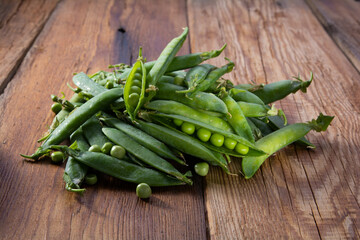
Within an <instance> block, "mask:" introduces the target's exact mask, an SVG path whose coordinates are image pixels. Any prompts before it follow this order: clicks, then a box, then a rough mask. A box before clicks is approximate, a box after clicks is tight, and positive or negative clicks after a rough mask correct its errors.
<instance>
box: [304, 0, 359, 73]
mask: <svg viewBox="0 0 360 240" xmlns="http://www.w3.org/2000/svg"><path fill="white" fill-rule="evenodd" d="M306 2H307V3H308V5H309V6H310V8H311V9H312V11H313V13H314V15H315V16H316V17H317V18H318V20H319V21H320V23H321V24H322V25H323V27H324V28H325V30H326V31H327V32H328V34H329V35H330V36H331V37H332V38H333V40H334V41H335V42H336V44H337V45H338V46H339V47H340V48H341V50H342V51H343V52H344V54H345V55H346V56H347V57H348V58H349V59H350V61H351V62H352V64H354V66H355V67H356V68H357V70H358V71H359V72H360V31H359V25H360V15H359V12H360V3H359V1H354V0H343V1H336V0H306Z"/></svg>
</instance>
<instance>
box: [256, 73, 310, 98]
mask: <svg viewBox="0 0 360 240" xmlns="http://www.w3.org/2000/svg"><path fill="white" fill-rule="evenodd" d="M312 80H313V74H312V73H311V77H310V80H308V81H303V80H301V79H300V78H299V77H295V80H282V81H277V82H273V83H269V84H266V85H264V87H263V88H260V89H257V90H255V91H253V93H254V94H255V95H256V96H258V97H259V98H260V99H261V100H262V101H263V102H264V103H265V104H269V103H272V102H275V101H277V100H281V99H283V98H284V97H286V96H288V95H289V94H291V93H296V92H297V91H298V90H301V91H302V92H306V88H307V87H309V86H310V84H311V82H312Z"/></svg>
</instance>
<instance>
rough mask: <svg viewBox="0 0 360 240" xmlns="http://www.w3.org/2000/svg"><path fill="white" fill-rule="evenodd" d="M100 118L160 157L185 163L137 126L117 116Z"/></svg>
mask: <svg viewBox="0 0 360 240" xmlns="http://www.w3.org/2000/svg"><path fill="white" fill-rule="evenodd" d="M102 120H103V121H104V122H105V123H106V125H108V126H110V127H115V128H117V129H119V130H121V131H122V132H124V133H125V134H127V135H128V136H130V137H131V138H133V139H134V140H135V141H137V142H138V143H140V144H141V145H143V146H144V147H146V148H148V149H150V150H151V151H153V152H154V153H156V154H158V155H159V156H160V157H164V158H168V159H172V160H174V161H176V162H178V163H180V164H182V165H186V163H185V162H184V161H183V160H181V159H179V158H178V157H176V156H175V154H174V153H173V152H172V151H171V150H170V149H169V148H168V147H167V146H166V145H165V144H164V143H162V142H160V141H159V140H157V139H156V138H154V137H152V136H150V135H148V134H146V133H145V132H143V131H141V130H139V129H138V128H135V127H133V126H131V125H130V124H127V123H125V122H122V121H120V120H119V119H117V118H103V119H102Z"/></svg>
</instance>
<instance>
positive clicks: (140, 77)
mask: <svg viewBox="0 0 360 240" xmlns="http://www.w3.org/2000/svg"><path fill="white" fill-rule="evenodd" d="M134 79H137V80H141V79H142V75H141V72H137V70H136V73H135V75H134Z"/></svg>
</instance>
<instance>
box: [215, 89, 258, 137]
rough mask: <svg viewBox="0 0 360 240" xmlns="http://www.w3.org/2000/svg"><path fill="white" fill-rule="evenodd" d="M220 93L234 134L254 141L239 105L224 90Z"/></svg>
mask: <svg viewBox="0 0 360 240" xmlns="http://www.w3.org/2000/svg"><path fill="white" fill-rule="evenodd" d="M221 95H222V96H221V99H222V100H223V101H224V103H225V104H226V107H227V109H228V111H229V114H228V115H226V119H227V121H228V122H229V123H230V125H231V127H232V128H233V129H234V130H235V132H236V134H238V135H239V136H241V137H243V138H245V139H248V140H249V141H250V142H252V143H254V142H255V138H254V136H253V134H252V131H251V128H250V126H249V124H248V122H247V120H246V118H245V116H244V113H243V112H242V110H241V108H240V106H239V105H238V104H237V102H236V101H235V100H234V99H233V98H232V97H230V95H229V94H228V93H227V92H225V90H224V91H223V92H222V93H221Z"/></svg>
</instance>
